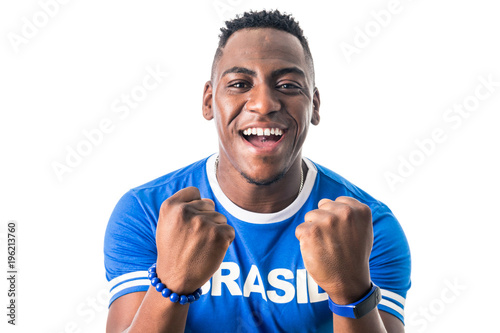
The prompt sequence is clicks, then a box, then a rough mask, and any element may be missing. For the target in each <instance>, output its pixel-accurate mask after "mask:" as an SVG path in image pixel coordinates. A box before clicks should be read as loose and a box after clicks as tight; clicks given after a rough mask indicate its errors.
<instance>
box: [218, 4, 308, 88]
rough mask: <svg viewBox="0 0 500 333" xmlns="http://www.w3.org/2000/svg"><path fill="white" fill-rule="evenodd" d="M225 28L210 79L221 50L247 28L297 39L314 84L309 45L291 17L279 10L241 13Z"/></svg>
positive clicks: (220, 37) (220, 36) (297, 23)
mask: <svg viewBox="0 0 500 333" xmlns="http://www.w3.org/2000/svg"><path fill="white" fill-rule="evenodd" d="M225 24H226V27H222V28H221V29H220V30H221V34H220V35H219V46H218V47H217V50H216V51H215V56H214V60H213V63H212V79H213V78H214V72H215V66H216V64H217V62H218V60H219V59H220V57H221V56H222V49H224V47H225V46H226V43H227V41H228V39H229V37H231V35H232V34H234V33H235V32H236V31H238V30H241V29H248V28H273V29H277V30H282V31H285V32H288V33H290V34H292V35H294V36H295V37H297V38H298V40H299V42H300V44H301V45H302V48H303V49H304V54H305V56H306V61H307V62H308V63H309V66H310V70H311V73H312V77H313V82H314V62H313V58H312V54H311V50H310V49H309V43H308V42H307V39H306V37H304V33H303V31H302V29H301V28H300V26H299V22H297V21H296V20H295V19H294V18H293V17H292V15H290V14H286V13H284V14H281V13H280V11H279V10H277V9H276V10H272V11H267V10H262V11H258V12H256V11H250V12H245V13H243V15H242V16H240V15H237V16H236V18H235V19H232V20H230V21H226V22H225Z"/></svg>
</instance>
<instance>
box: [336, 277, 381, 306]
mask: <svg viewBox="0 0 500 333" xmlns="http://www.w3.org/2000/svg"><path fill="white" fill-rule="evenodd" d="M371 288H372V281H371V279H370V276H369V275H368V276H367V277H363V278H362V279H358V280H357V281H356V280H354V279H352V280H350V281H349V282H346V283H338V284H336V285H335V287H334V288H333V289H332V290H333V291H331V292H328V291H327V294H328V296H329V297H330V299H331V300H332V301H334V302H335V303H337V304H351V303H353V302H356V301H357V300H359V299H361V298H362V297H363V296H364V295H366V294H367V293H368V292H369V291H370V290H371Z"/></svg>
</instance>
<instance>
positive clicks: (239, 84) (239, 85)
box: [229, 82, 250, 89]
mask: <svg viewBox="0 0 500 333" xmlns="http://www.w3.org/2000/svg"><path fill="white" fill-rule="evenodd" d="M249 86H250V85H249V84H248V83H246V82H235V83H231V84H229V87H230V88H240V89H242V88H248V87H249Z"/></svg>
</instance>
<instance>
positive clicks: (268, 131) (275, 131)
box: [243, 127, 283, 136]
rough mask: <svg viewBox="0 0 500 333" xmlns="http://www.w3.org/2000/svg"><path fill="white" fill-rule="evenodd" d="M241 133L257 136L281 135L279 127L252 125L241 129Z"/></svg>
mask: <svg viewBox="0 0 500 333" xmlns="http://www.w3.org/2000/svg"><path fill="white" fill-rule="evenodd" d="M243 135H257V136H263V135H265V136H269V135H277V136H281V135H283V131H282V130H281V129H279V128H261V127H252V128H247V129H245V130H243Z"/></svg>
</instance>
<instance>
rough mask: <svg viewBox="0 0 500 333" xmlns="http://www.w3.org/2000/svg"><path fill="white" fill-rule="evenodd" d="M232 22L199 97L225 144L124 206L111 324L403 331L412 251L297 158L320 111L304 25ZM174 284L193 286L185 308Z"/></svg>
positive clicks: (111, 242) (393, 223) (115, 249)
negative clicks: (178, 298)
mask: <svg viewBox="0 0 500 333" xmlns="http://www.w3.org/2000/svg"><path fill="white" fill-rule="evenodd" d="M226 25H227V28H226V29H222V35H221V36H220V42H219V47H218V49H217V52H216V54H215V58H214V62H213V67H212V77H211V80H210V81H208V82H207V83H206V84H205V88H204V93H203V116H204V117H205V118H206V119H207V120H212V119H213V120H214V121H215V125H216V128H217V132H218V136H219V153H218V155H213V156H211V157H209V158H207V159H204V160H201V161H199V162H196V163H194V164H192V165H190V166H188V167H186V168H183V169H180V170H178V171H175V172H173V173H170V174H167V175H165V176H163V177H161V178H158V179H156V180H154V181H152V182H150V183H147V184H145V185H143V186H140V187H137V188H135V189H133V190H131V191H129V192H128V193H127V194H125V195H124V196H123V197H122V199H121V200H120V202H119V203H118V204H117V206H116V208H115V210H114V212H113V214H112V216H111V218H110V222H109V224H108V228H107V231H106V239H105V263H106V273H107V278H108V280H110V281H111V301H110V302H111V305H110V308H109V316H108V325H107V330H108V332H123V331H127V332H182V331H188V332H280V331H281V332H332V329H333V330H334V331H335V332H403V331H404V326H403V307H404V300H405V297H406V292H407V290H408V289H409V286H410V276H409V274H410V253H409V248H408V244H407V241H406V238H405V236H404V233H403V231H402V229H401V227H400V225H399V223H398V222H397V220H396V219H395V217H394V216H393V214H392V213H391V211H390V210H389V209H388V208H387V207H386V206H385V205H384V204H382V203H381V202H379V201H377V200H375V199H373V198H372V197H370V196H369V195H368V194H366V193H365V192H363V191H362V190H360V189H358V188H357V187H355V186H354V185H352V184H351V183H349V182H348V181H347V180H345V179H343V178H342V177H340V176H339V175H337V174H335V173H334V172H332V171H330V170H328V169H325V168H323V167H322V166H320V165H317V164H314V163H313V162H311V161H309V160H307V159H304V158H302V145H303V143H304V140H305V138H306V135H307V132H308V129H309V124H310V123H311V124H313V125H317V124H318V123H319V119H320V118H319V106H320V96H319V92H318V89H317V88H316V87H315V84H314V66H313V60H312V56H311V53H310V51H309V47H308V44H307V41H306V39H305V38H304V37H303V35H302V30H301V29H300V27H299V26H298V24H297V23H296V22H295V21H294V20H293V18H291V17H290V16H288V15H282V14H281V13H279V12H278V11H271V12H268V11H262V12H251V13H245V14H244V15H243V16H242V17H239V18H237V19H235V20H233V21H230V22H226ZM325 149H326V151H327V152H328V153H330V152H331V151H332V150H333V149H334V148H333V147H331V145H328V144H327V145H325ZM153 263H156V268H151V272H152V273H151V274H152V275H150V276H149V277H148V272H147V270H148V268H150V266H151V265H152V264H153ZM150 279H151V283H150ZM155 279H156V280H155ZM158 279H159V280H160V281H161V282H159V281H158ZM151 284H154V285H155V286H160V285H161V287H159V289H158V290H160V291H161V292H159V291H157V289H155V288H154V287H153V286H152V285H151ZM376 285H377V286H379V287H380V289H381V290H382V291H381V294H382V300H381V301H380V294H379V289H378V288H377V287H376ZM202 286H203V288H202V291H203V295H202V296H201V297H199V299H198V300H195V299H196V298H198V297H197V296H199V294H197V293H196V292H195V291H196V290H197V289H198V288H200V287H202ZM157 288H158V287H157ZM167 290H168V292H167V293H166V296H165V295H164V291H167ZM171 293H175V294H177V295H184V296H188V295H191V296H190V298H187V297H186V298H185V299H184V300H185V301H186V300H189V302H188V303H187V304H184V305H181V304H180V303H179V302H178V301H177V296H175V298H174V299H172V298H170V299H168V297H171ZM169 295H170V296H169ZM174 301H176V302H174ZM377 304H378V306H377ZM329 305H330V306H329ZM354 307H355V310H353V308H354ZM331 309H332V310H331ZM332 311H333V312H332ZM355 312H356V313H355ZM353 317H354V318H353Z"/></svg>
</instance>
